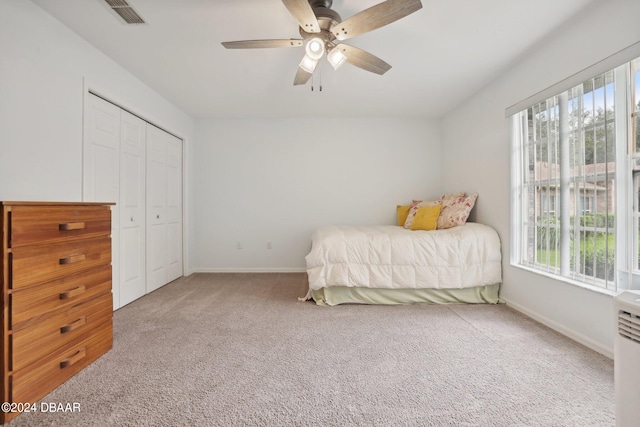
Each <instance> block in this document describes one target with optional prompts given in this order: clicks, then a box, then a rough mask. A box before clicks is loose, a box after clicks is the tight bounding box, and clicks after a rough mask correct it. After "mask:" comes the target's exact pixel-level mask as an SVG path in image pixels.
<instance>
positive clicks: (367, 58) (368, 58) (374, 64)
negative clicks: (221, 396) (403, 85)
mask: <svg viewBox="0 0 640 427" xmlns="http://www.w3.org/2000/svg"><path fill="white" fill-rule="evenodd" d="M334 49H340V50H341V51H342V53H343V54H344V56H346V57H347V62H348V63H349V64H351V65H355V66H356V67H359V68H362V69H363V70H366V71H370V72H372V73H376V74H380V75H383V74H384V73H386V72H387V71H389V70H390V69H391V65H389V64H387V63H386V62H384V61H383V60H382V59H380V58H378V57H377V56H375V55H373V54H371V53H369V52H366V51H364V50H362V49H358V48H357V47H353V46H349V45H347V44H339V45H337V46H336V47H335V48H334Z"/></svg>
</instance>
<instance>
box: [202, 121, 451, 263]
mask: <svg viewBox="0 0 640 427" xmlns="http://www.w3.org/2000/svg"><path fill="white" fill-rule="evenodd" d="M196 141H197V144H196V146H195V149H194V165H193V166H194V176H193V198H194V218H193V222H194V229H195V230H197V233H196V234H195V235H194V236H193V253H194V268H195V270H198V271H243V270H248V271H256V270H258V271H300V270H303V269H304V267H305V263H304V256H305V255H306V254H307V253H308V252H309V250H310V248H311V233H312V231H313V230H314V228H316V227H318V226H321V225H327V224H353V225H366V224H393V223H394V221H396V216H395V215H396V205H397V204H403V203H409V202H411V200H412V199H413V198H426V197H436V196H439V195H440V190H441V182H440V176H441V166H440V135H439V126H438V124H437V123H436V122H433V121H428V120H424V119H358V118H345V119H340V118H333V119H327V118H318V119H242V120H240V119H238V120H235V119H220V120H202V121H198V123H197V125H196ZM237 242H242V245H243V249H242V250H238V249H236V243H237ZM266 242H272V245H273V249H271V250H268V249H266Z"/></svg>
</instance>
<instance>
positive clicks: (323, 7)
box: [222, 0, 422, 85]
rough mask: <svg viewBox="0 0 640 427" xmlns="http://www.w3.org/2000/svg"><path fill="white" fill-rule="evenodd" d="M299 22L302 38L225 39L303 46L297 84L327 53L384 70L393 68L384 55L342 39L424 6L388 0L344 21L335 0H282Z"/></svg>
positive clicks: (239, 45) (246, 44) (242, 45)
mask: <svg viewBox="0 0 640 427" xmlns="http://www.w3.org/2000/svg"><path fill="white" fill-rule="evenodd" d="M282 3H284V5H285V7H286V8H287V9H288V10H289V13H291V15H293V17H294V18H295V19H296V21H298V24H299V25H300V29H299V32H300V35H301V36H302V38H301V39H265V40H241V41H231V42H223V43H222V45H223V46H224V47H225V48H227V49H259V48H280V47H303V46H304V48H305V55H304V57H303V58H302V61H301V62H300V65H299V66H298V71H297V73H296V76H295V79H294V80H293V84H294V85H303V84H305V83H306V82H307V81H309V79H310V78H311V76H312V75H313V72H314V70H315V69H316V66H317V65H318V60H320V59H321V58H322V57H323V56H324V55H325V54H326V56H327V60H328V61H329V63H330V64H331V65H332V66H333V68H334V69H336V70H337V69H338V68H339V67H340V66H341V65H342V64H344V63H345V62H348V63H350V64H352V65H355V66H356V67H359V68H362V69H363V70H366V71H370V72H372V73H376V74H380V75H382V74H384V73H386V72H387V71H389V69H390V68H391V65H389V64H387V63H386V62H385V61H383V60H382V59H380V58H378V57H377V56H375V55H372V54H371V53H369V52H366V51H364V50H362V49H358V48H357V47H354V46H350V45H347V44H344V43H340V42H341V41H343V40H347V39H350V38H352V37H355V36H358V35H361V34H364V33H368V32H369V31H373V30H375V29H378V28H380V27H383V26H385V25H387V24H390V23H392V22H395V21H397V20H399V19H401V18H404V17H405V16H407V15H410V14H412V13H413V12H415V11H417V10H419V9H421V8H422V3H421V2H420V0H386V1H384V2H382V3H379V4H377V5H375V6H372V7H370V8H368V9H365V10H363V11H362V12H359V13H357V14H355V15H353V16H352V17H350V18H347V19H345V20H344V21H343V20H342V18H341V17H340V15H339V14H338V13H337V12H336V11H334V10H333V9H331V6H332V4H333V0H282Z"/></svg>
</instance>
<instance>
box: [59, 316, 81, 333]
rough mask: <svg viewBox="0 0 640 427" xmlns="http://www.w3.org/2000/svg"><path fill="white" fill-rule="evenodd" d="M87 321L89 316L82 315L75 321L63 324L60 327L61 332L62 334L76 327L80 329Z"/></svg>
mask: <svg viewBox="0 0 640 427" xmlns="http://www.w3.org/2000/svg"><path fill="white" fill-rule="evenodd" d="M85 323H87V318H86V317H85V316H82V317H81V318H79V319H78V320H76V321H75V322H71V323H69V324H68V325H64V326H62V327H61V328H60V333H61V334H66V333H67V332H71V331H73V330H74V329H78V328H79V327H81V326H83V325H84V324H85Z"/></svg>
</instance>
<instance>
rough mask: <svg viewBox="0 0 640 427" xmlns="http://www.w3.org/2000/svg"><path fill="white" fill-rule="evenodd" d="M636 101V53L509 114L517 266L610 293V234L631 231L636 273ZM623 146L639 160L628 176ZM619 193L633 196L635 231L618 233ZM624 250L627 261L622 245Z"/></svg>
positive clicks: (639, 85) (639, 136) (639, 130)
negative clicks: (623, 62)
mask: <svg viewBox="0 0 640 427" xmlns="http://www.w3.org/2000/svg"><path fill="white" fill-rule="evenodd" d="M629 81H630V82H631V88H630V87H629ZM628 94H632V96H631V98H632V100H633V99H635V100H636V101H633V102H629V101H628ZM638 100H640V59H637V60H635V61H634V62H633V63H632V64H626V65H623V66H621V67H618V68H616V69H614V70H610V71H607V72H605V73H603V74H600V75H597V76H595V77H594V78H591V79H588V80H586V81H584V82H582V83H581V84H578V85H576V86H574V87H572V88H570V89H568V90H565V91H562V92H560V93H558V94H556V95H555V96H551V97H549V98H547V99H545V100H543V101H542V102H538V103H537V104H534V105H531V106H530V107H528V108H526V109H524V110H522V111H520V112H519V113H516V114H514V115H513V116H512V117H513V122H512V123H513V133H512V139H513V149H514V164H515V165H514V169H513V184H514V192H513V195H514V200H513V203H514V215H513V216H512V218H513V227H512V231H513V235H514V245H512V251H513V253H512V262H513V263H514V264H516V265H521V266H525V267H528V268H532V269H534V270H539V271H544V272H546V273H548V274H552V275H557V276H560V277H564V278H567V279H571V280H574V281H578V282H581V283H584V284H587V285H590V286H594V287H598V288H601V289H607V290H614V291H615V290H617V284H616V283H617V282H616V272H617V271H619V270H620V269H619V267H618V264H616V248H618V250H619V251H620V247H621V246H620V245H619V244H617V243H616V239H617V236H622V240H620V242H622V241H625V242H626V241H627V240H626V239H627V237H626V235H633V236H634V242H633V247H634V249H633V251H632V252H633V254H634V259H633V262H632V269H633V270H635V271H637V272H638V273H639V274H640V209H639V206H640V102H638ZM632 116H633V120H632V123H629V121H628V118H629V117H632ZM630 126H633V128H634V130H633V131H632V132H631V135H632V136H633V141H632V142H631V143H629V141H628V138H627V135H628V134H629V133H628V132H627V131H626V129H628V128H629V127H630ZM627 147H632V149H631V150H627ZM628 151H633V152H634V154H633V156H634V157H637V158H636V161H635V162H634V164H635V168H634V175H633V178H632V177H631V175H630V174H628V173H627V172H626V171H627V170H628V167H627V166H626V165H625V163H626V161H624V159H625V157H624V156H626V155H627V152H628ZM621 156H622V157H621ZM621 159H622V160H621ZM632 179H633V183H631V181H632ZM626 182H629V184H626ZM619 183H623V184H624V185H622V187H620V184H619ZM625 186H627V187H625ZM618 187H620V188H618ZM624 188H628V189H627V190H624V191H626V193H624V192H623V193H621V191H623V190H621V189H624ZM631 193H633V194H631ZM620 194H622V195H623V196H624V197H627V196H628V200H629V206H630V205H631V201H633V206H634V209H633V220H634V221H635V222H634V225H633V227H634V230H633V233H630V232H631V230H629V233H625V231H627V230H625V229H626V228H627V227H628V226H627V224H628V223H627V219H626V218H628V216H627V215H628V214H627V212H621V213H619V214H620V215H617V213H618V212H616V208H618V209H620V206H621V205H620V203H618V202H617V197H620ZM622 210H628V209H622ZM629 224H630V223H629ZM617 227H618V228H617ZM618 243H619V242H618ZM622 248H623V249H626V248H625V246H622ZM621 252H623V253H621V255H620V256H621V257H622V258H621V259H624V257H625V256H626V254H625V253H624V252H627V251H626V250H623V251H621ZM622 264H623V263H622ZM627 269H628V268H627ZM630 282H631V281H630Z"/></svg>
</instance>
